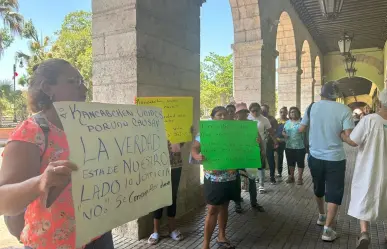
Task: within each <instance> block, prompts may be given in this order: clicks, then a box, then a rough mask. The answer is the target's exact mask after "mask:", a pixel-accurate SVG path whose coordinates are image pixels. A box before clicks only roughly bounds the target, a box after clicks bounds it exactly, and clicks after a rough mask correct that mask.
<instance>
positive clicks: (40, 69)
mask: <svg viewBox="0 0 387 249" xmlns="http://www.w3.org/2000/svg"><path fill="white" fill-rule="evenodd" d="M86 91H87V89H86V87H85V85H84V84H83V80H82V76H81V75H80V73H79V72H78V70H77V69H76V68H74V67H73V66H72V65H71V64H69V63H68V62H67V61H64V60H61V59H49V60H47V61H44V62H42V63H41V64H40V65H39V66H37V67H36V68H34V72H33V75H32V78H31V81H30V84H29V90H28V94H29V100H30V103H29V105H30V108H31V110H32V111H33V112H35V113H38V114H36V115H34V116H32V117H31V118H29V119H27V120H25V121H24V122H23V123H22V124H21V125H19V126H18V127H17V128H16V129H15V131H14V132H13V133H12V135H11V136H10V139H9V141H8V143H7V145H6V147H5V150H4V154H3V164H2V167H1V170H0V215H2V214H4V215H7V222H8V225H9V227H10V228H13V234H14V235H15V236H16V237H18V238H19V239H20V241H21V243H23V244H24V246H25V248H26V249H53V248H66V249H74V248H75V219H74V207H73V200H72V196H71V172H72V171H74V170H76V169H77V166H76V165H74V164H73V163H71V162H70V161H68V159H69V147H68V144H67V139H66V135H65V133H64V131H63V127H62V124H61V122H60V120H59V118H58V116H57V114H56V112H55V109H54V107H53V102H56V101H85V99H86ZM338 93H339V92H338V87H337V84H336V83H335V82H328V83H326V84H324V86H323V87H322V90H321V98H322V100H321V101H318V102H316V103H313V104H311V105H310V106H309V107H308V108H307V109H306V110H305V113H304V116H303V117H302V118H301V111H300V110H299V109H298V108H297V107H290V108H289V110H288V108H287V107H282V108H281V109H280V110H279V118H278V119H275V118H274V117H273V116H271V115H270V109H269V106H268V105H260V104H259V103H251V104H250V105H249V107H248V106H247V105H246V104H245V103H237V104H235V105H228V106H226V107H223V106H218V107H215V108H214V109H213V110H212V112H211V120H213V122H216V121H218V120H235V122H238V121H241V122H242V121H243V122H256V124H257V135H256V138H254V139H256V141H257V143H259V147H260V155H257V156H260V158H261V164H262V167H261V168H260V169H259V170H255V171H252V170H251V169H249V170H246V169H244V168H243V165H237V168H236V169H233V170H205V171H204V196H205V201H206V203H207V207H208V208H207V214H206V219H205V229H204V241H203V246H202V248H203V249H209V248H210V240H211V237H212V235H213V233H214V230H215V227H216V225H218V227H219V233H218V235H217V244H218V245H220V246H222V247H223V248H235V246H234V245H233V244H232V242H231V241H230V240H229V239H228V238H227V235H226V227H227V221H228V214H229V209H228V207H229V203H230V201H233V202H235V211H236V212H237V213H242V211H243V210H242V207H241V201H242V198H241V190H242V189H245V190H246V191H248V192H249V194H250V203H251V206H252V208H253V209H254V210H256V211H258V212H265V209H264V208H263V207H262V206H261V205H260V204H259V203H258V200H257V197H258V192H259V193H261V194H265V169H266V164H267V165H268V167H269V171H270V174H269V175H270V184H273V185H274V184H276V183H277V181H278V180H279V179H281V178H282V174H283V161H284V160H283V159H284V155H285V156H286V161H287V166H288V170H287V172H288V176H287V180H286V183H287V184H293V183H295V184H298V185H302V184H303V172H304V168H305V165H306V164H305V160H306V155H308V156H307V162H308V166H309V168H310V172H311V175H312V178H313V186H314V187H313V191H314V194H315V198H316V203H317V206H318V210H319V214H318V218H317V221H316V223H317V224H318V225H320V226H323V230H322V240H324V241H334V240H335V239H336V238H337V236H338V235H337V234H336V232H335V231H334V229H333V224H334V219H335V216H336V215H337V211H338V207H339V206H340V205H341V202H342V199H343V194H344V185H345V184H344V183H345V171H346V154H345V150H344V145H343V144H344V143H347V144H349V145H350V146H354V147H359V149H358V150H359V152H358V155H357V160H356V166H355V171H354V176H353V182H352V192H351V193H352V194H351V202H350V205H349V211H348V214H349V215H351V216H353V217H356V218H357V219H359V220H360V225H361V234H360V236H359V238H358V241H357V247H356V248H357V249H365V248H368V245H369V243H370V235H369V222H370V221H374V220H377V219H383V218H386V217H387V212H386V210H387V188H386V186H387V174H386V173H387V171H386V170H385V169H386V165H387V164H386V163H385V162H386V161H387V153H386V152H387V90H384V91H382V92H381V93H380V96H379V104H378V106H379V110H378V112H377V113H375V114H370V115H367V116H366V117H364V118H362V119H361V120H360V122H359V124H358V125H357V126H356V128H355V123H354V120H353V117H352V111H351V109H350V108H349V107H347V106H345V105H343V104H340V103H338V102H336V99H337V98H338V97H339V95H338ZM193 137H194V139H193V143H192V147H191V149H190V150H191V155H190V159H189V160H190V163H191V164H200V163H202V162H204V161H205V160H206V155H203V154H202V153H201V144H200V133H199V134H194V133H193ZM168 146H169V151H170V163H171V168H172V172H171V182H172V199H173V203H172V205H171V206H169V207H167V216H168V227H169V235H170V237H171V239H173V240H175V241H180V240H183V239H184V236H183V234H182V233H181V232H180V231H179V230H178V228H177V227H176V223H175V216H176V210H177V201H176V200H177V193H178V187H179V182H180V176H181V174H182V166H183V159H182V154H181V149H182V147H183V146H186V145H184V144H170V143H169V144H168ZM275 153H277V157H278V160H277V167H276V160H275ZM21 155H22V156H21ZM296 167H297V174H296ZM276 169H277V174H276V172H275V170H276ZM257 183H258V186H257ZM52 187H61V188H64V191H63V192H62V193H61V194H60V196H59V198H58V199H57V200H55V201H53V204H52V205H51V207H50V208H46V206H45V201H43V200H46V199H47V193H48V190H49V189H51V188H52ZM257 187H258V188H257ZM325 203H327V209H325ZM162 215H163V209H159V210H156V211H154V213H153V217H154V232H153V233H152V234H151V235H150V237H149V239H148V243H150V244H152V245H155V244H157V243H158V242H159V240H160V219H161V217H162ZM16 222H19V223H16ZM20 222H21V223H20ZM17 224H19V227H17ZM18 229H19V230H18ZM83 248H86V249H91V248H93V249H112V248H114V245H113V239H112V235H111V232H107V233H106V234H102V235H100V236H98V237H96V238H95V239H93V240H92V241H91V242H90V243H89V244H87V245H85V246H84V247H83Z"/></svg>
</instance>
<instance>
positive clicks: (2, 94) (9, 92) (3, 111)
mask: <svg viewBox="0 0 387 249" xmlns="http://www.w3.org/2000/svg"><path fill="white" fill-rule="evenodd" d="M14 104H15V110H16V117H17V119H18V120H24V119H25V118H26V117H27V116H28V111H27V92H25V91H20V90H16V91H14V89H13V82H12V81H10V80H2V81H0V120H2V117H3V116H13V115H14V113H13V112H14V108H13V107H14ZM0 124H1V122H0Z"/></svg>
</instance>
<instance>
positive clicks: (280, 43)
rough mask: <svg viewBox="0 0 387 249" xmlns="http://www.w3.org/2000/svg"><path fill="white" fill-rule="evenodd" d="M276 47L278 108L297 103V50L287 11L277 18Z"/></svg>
mask: <svg viewBox="0 0 387 249" xmlns="http://www.w3.org/2000/svg"><path fill="white" fill-rule="evenodd" d="M276 45H277V46H276V47H277V51H278V53H279V56H278V67H277V75H278V81H277V82H278V108H281V107H283V106H287V107H291V106H296V104H297V72H298V67H297V52H296V41H295V37H294V29H293V23H292V20H291V19H290V16H289V14H288V13H287V12H282V14H281V16H280V18H279V25H278V30H277V38H276Z"/></svg>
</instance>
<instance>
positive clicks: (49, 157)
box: [8, 118, 97, 249]
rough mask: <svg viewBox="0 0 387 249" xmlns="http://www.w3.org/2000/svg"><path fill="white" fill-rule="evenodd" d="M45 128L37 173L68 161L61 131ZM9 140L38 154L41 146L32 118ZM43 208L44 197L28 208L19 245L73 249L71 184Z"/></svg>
mask: <svg viewBox="0 0 387 249" xmlns="http://www.w3.org/2000/svg"><path fill="white" fill-rule="evenodd" d="M48 123H49V122H48ZM49 127H50V132H49V133H48V144H47V149H46V153H45V154H44V156H43V158H42V164H41V167H40V173H43V172H44V170H45V169H46V168H47V166H48V164H49V163H50V162H53V161H58V160H68V158H69V145H68V142H67V138H66V135H65V133H64V131H63V130H61V129H59V128H58V127H56V126H55V125H53V124H52V123H49ZM10 141H22V142H27V143H32V144H35V145H37V146H38V147H39V149H40V153H41V154H42V153H43V150H44V146H45V137H44V133H43V131H42V129H41V128H40V127H39V125H38V124H37V123H35V121H34V120H33V119H32V118H29V119H27V120H26V121H24V122H22V123H21V124H20V125H19V126H18V127H17V128H15V130H14V131H13V132H12V134H11V135H10V138H9V140H8V142H10ZM45 206H46V205H45V201H44V196H40V197H39V198H37V199H36V200H34V201H33V202H31V203H30V204H29V205H28V207H27V209H26V212H25V216H24V219H25V226H24V229H23V232H22V234H21V241H22V242H23V244H24V245H25V246H28V247H31V248H33V249H75V214H74V207H73V198H72V194H71V183H70V184H69V185H67V187H66V188H65V189H64V190H63V192H62V193H61V194H60V195H59V197H58V198H57V199H56V200H55V202H54V203H53V204H52V205H51V207H50V208H46V207H45ZM96 239H97V238H96Z"/></svg>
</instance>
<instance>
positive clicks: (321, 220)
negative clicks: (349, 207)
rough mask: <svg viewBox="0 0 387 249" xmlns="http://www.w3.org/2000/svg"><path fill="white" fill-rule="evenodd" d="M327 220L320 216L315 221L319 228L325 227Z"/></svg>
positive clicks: (323, 215)
mask: <svg viewBox="0 0 387 249" xmlns="http://www.w3.org/2000/svg"><path fill="white" fill-rule="evenodd" d="M326 220H327V217H326V215H325V214H320V215H319V216H318V219H317V225H319V226H325V221H326Z"/></svg>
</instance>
